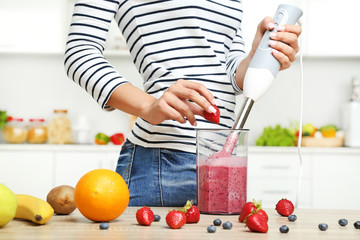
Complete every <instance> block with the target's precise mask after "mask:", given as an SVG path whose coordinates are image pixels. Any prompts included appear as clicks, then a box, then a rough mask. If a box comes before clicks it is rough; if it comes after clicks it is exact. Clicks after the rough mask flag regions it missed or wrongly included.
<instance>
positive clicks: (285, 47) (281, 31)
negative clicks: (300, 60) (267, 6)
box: [252, 17, 302, 70]
mask: <svg viewBox="0 0 360 240" xmlns="http://www.w3.org/2000/svg"><path fill="white" fill-rule="evenodd" d="M274 27H275V25H274V22H273V20H272V18H271V17H266V18H264V19H263V20H262V21H261V22H260V23H259V25H258V28H257V32H256V36H255V39H254V42H253V45H252V48H253V50H254V51H255V50H256V48H257V46H258V45H259V43H260V41H261V38H262V36H263V35H264V33H265V31H266V30H272V29H274ZM301 31H302V29H301V26H299V25H290V24H285V25H281V26H279V27H278V28H277V32H272V33H271V34H270V41H269V45H270V47H271V48H273V55H274V57H275V58H276V59H277V60H278V61H279V62H280V64H281V66H280V70H284V69H287V68H289V67H290V66H291V63H292V62H294V61H295V59H296V53H297V52H298V51H299V44H298V38H299V36H300V34H301Z"/></svg>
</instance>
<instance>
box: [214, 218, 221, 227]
mask: <svg viewBox="0 0 360 240" xmlns="http://www.w3.org/2000/svg"><path fill="white" fill-rule="evenodd" d="M213 223H214V225H215V226H220V225H221V220H220V219H215V220H214V222H213Z"/></svg>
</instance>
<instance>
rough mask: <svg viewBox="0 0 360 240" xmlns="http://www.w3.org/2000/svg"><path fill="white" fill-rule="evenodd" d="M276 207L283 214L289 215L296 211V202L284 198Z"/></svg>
mask: <svg viewBox="0 0 360 240" xmlns="http://www.w3.org/2000/svg"><path fill="white" fill-rule="evenodd" d="M275 209H276V211H277V212H278V213H279V214H280V215H281V216H285V217H287V216H289V215H291V214H292V213H293V212H294V204H293V203H292V202H291V201H290V200H287V199H286V198H283V199H281V200H280V201H279V202H278V203H277V204H276V208H275Z"/></svg>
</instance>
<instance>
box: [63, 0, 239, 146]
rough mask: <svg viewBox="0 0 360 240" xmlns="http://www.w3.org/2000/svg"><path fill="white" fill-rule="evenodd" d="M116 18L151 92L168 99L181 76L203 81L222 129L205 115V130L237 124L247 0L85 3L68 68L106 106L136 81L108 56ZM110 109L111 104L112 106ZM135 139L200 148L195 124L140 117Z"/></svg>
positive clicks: (78, 11)
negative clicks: (154, 122) (166, 94)
mask: <svg viewBox="0 0 360 240" xmlns="http://www.w3.org/2000/svg"><path fill="white" fill-rule="evenodd" d="M112 19H115V21H116V23H118V25H119V28H120V30H121V31H122V34H123V36H124V38H125V39H126V42H127V44H128V47H129V50H130V53H131V55H132V58H133V62H134V64H135V66H136V67H137V68H138V70H139V73H140V74H141V76H142V77H143V79H144V90H145V91H146V92H148V93H149V94H151V95H153V96H155V97H161V95H162V94H163V93H164V91H166V89H167V88H168V87H169V86H170V85H172V84H173V83H174V82H175V81H177V80H178V79H186V80H191V81H196V82H200V83H203V84H204V85H205V86H206V87H207V88H208V89H209V90H210V91H211V92H212V93H213V95H214V96H215V98H216V99H217V102H218V107H219V108H220V111H221V119H220V126H217V125H213V124H212V123H209V122H207V121H206V120H204V119H203V118H201V117H199V116H197V122H198V127H199V128H218V127H223V128H229V127H231V126H232V124H233V121H234V117H235V114H234V108H235V94H237V93H240V92H241V90H240V89H239V88H238V87H237V85H236V83H235V79H234V75H235V71H236V68H237V66H238V64H239V63H240V61H241V60H242V59H243V58H244V57H245V52H244V42H243V39H242V37H241V28H240V25H241V19H242V5H241V1H240V0H221V1H220V0H219V1H218V0H127V1H123V0H119V1H114V0H77V1H76V4H75V8H74V14H73V17H72V23H71V27H70V33H69V36H68V41H67V50H66V53H65V69H66V72H67V75H68V76H69V77H70V78H71V79H73V81H74V82H76V83H77V84H79V85H80V86H81V87H82V88H84V89H85V90H86V91H87V92H88V93H89V94H91V96H92V97H93V98H94V99H95V100H96V101H97V102H98V103H99V105H100V106H101V107H102V108H104V109H109V107H108V106H107V105H106V103H107V101H108V99H109V97H110V95H111V93H112V92H113V91H114V89H115V88H116V87H118V86H119V85H121V84H123V83H125V82H128V81H127V80H126V79H125V78H123V77H122V76H121V74H120V73H118V72H116V71H115V70H114V68H113V67H112V66H111V64H110V63H109V62H108V61H107V60H106V59H105V58H104V57H103V54H102V52H103V50H104V45H105V41H106V35H107V32H108V29H109V27H110V23H111V21H112ZM109 110H110V109H109ZM128 138H129V139H130V140H131V141H132V142H134V143H136V144H140V145H142V146H145V147H167V148H172V149H180V150H184V151H189V152H195V131H194V127H192V126H191V125H190V124H185V125H183V124H179V123H177V122H175V121H170V120H169V121H165V122H163V123H162V124H159V125H152V124H150V123H148V122H146V121H144V120H143V119H138V121H137V123H136V125H135V126H134V128H133V130H132V132H131V134H130V135H129V136H128Z"/></svg>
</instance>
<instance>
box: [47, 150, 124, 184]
mask: <svg viewBox="0 0 360 240" xmlns="http://www.w3.org/2000/svg"><path fill="white" fill-rule="evenodd" d="M117 155H118V153H117V152H115V153H114V154H110V153H106V152H91V151H80V152H77V151H70V152H57V153H56V154H55V156H54V178H55V181H54V185H55V186H58V185H63V184H66V185H70V186H73V187H75V186H76V183H77V182H78V181H79V179H80V178H81V177H82V176H83V175H84V174H85V173H87V172H89V171H91V170H94V169H98V168H106V169H111V170H115V166H116V161H117Z"/></svg>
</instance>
